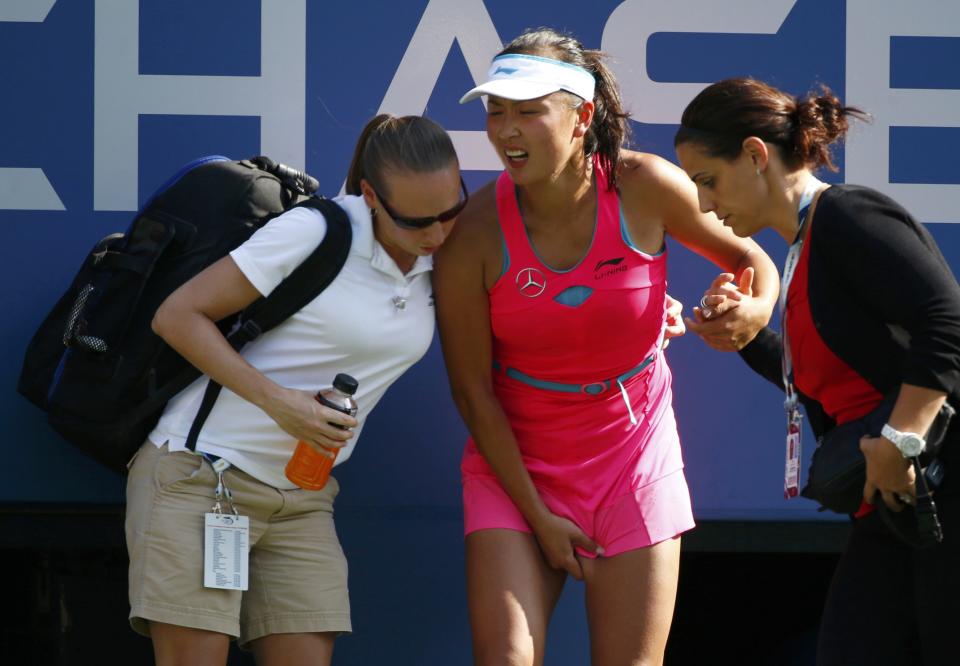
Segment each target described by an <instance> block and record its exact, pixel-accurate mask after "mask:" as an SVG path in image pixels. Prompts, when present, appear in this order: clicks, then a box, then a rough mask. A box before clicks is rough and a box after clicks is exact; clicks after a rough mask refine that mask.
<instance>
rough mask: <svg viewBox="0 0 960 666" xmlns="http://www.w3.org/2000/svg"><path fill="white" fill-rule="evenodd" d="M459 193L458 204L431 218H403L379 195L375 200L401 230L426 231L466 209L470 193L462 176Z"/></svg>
mask: <svg viewBox="0 0 960 666" xmlns="http://www.w3.org/2000/svg"><path fill="white" fill-rule="evenodd" d="M460 192H461V193H462V194H463V199H461V200H460V203H458V204H457V205H456V206H454V207H453V208H451V209H449V210H445V211H443V212H442V213H439V214H437V215H434V216H433V217H404V216H402V215H398V214H397V213H395V212H394V210H393V209H392V208H391V207H390V204H388V203H387V200H386V199H384V198H383V197H382V196H380V195H379V194H377V198H378V199H379V200H380V205H381V206H383V209H384V210H385V211H387V215H389V216H390V219H392V220H393V223H394V224H396V225H397V226H398V227H400V228H401V229H411V230H419V229H426V228H427V227H429V226H432V225H433V224H434V223H435V222H449V221H450V220H452V219H453V218H455V217H456V216H457V215H459V214H460V213H461V212H462V211H463V209H464V208H465V207H466V205H467V202H468V201H469V200H470V193H469V192H467V184H466V183H464V182H463V177H462V176H461V177H460Z"/></svg>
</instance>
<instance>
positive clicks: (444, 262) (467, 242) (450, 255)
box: [437, 181, 502, 274]
mask: <svg viewBox="0 0 960 666" xmlns="http://www.w3.org/2000/svg"><path fill="white" fill-rule="evenodd" d="M501 245H502V243H501V240H500V225H499V224H498V222H497V197H496V181H493V182H490V183H487V184H486V185H484V186H483V187H481V188H480V189H479V190H477V191H476V192H474V193H472V194H471V195H470V202H469V203H468V204H467V207H466V208H465V209H464V210H463V212H462V213H460V215H459V216H458V217H457V222H456V224H455V225H454V227H453V231H451V232H450V236H449V237H448V238H447V240H446V242H445V243H444V244H443V247H441V248H440V251H439V252H438V253H437V264H438V268H439V269H440V270H448V271H449V270H451V269H453V270H456V268H454V266H456V267H457V268H464V267H467V266H477V265H479V266H481V267H483V269H484V274H486V273H487V272H488V271H487V270H486V267H487V266H491V265H494V264H496V265H499V262H500V261H501V256H500V255H501V253H502V250H501ZM445 267H446V268H445Z"/></svg>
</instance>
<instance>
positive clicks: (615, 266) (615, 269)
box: [593, 257, 629, 280]
mask: <svg viewBox="0 0 960 666" xmlns="http://www.w3.org/2000/svg"><path fill="white" fill-rule="evenodd" d="M622 261H623V257H617V258H616V259H604V260H603V261H598V262H597V265H596V266H595V267H594V269H593V272H594V276H593V279H594V280H602V279H603V278H605V277H608V276H610V275H616V274H617V273H623V272H624V271H625V270H627V268H629V267H628V266H621V265H620V263H621V262H622ZM604 266H611V268H608V269H607V270H605V271H603V272H602V273H598V272H597V271H599V270H600V269H601V268H603V267H604Z"/></svg>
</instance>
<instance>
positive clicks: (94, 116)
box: [0, 0, 960, 663]
mask: <svg viewBox="0 0 960 666" xmlns="http://www.w3.org/2000/svg"><path fill="white" fill-rule="evenodd" d="M588 4H589V6H587V5H588ZM538 25H550V26H554V27H558V28H562V29H569V30H571V31H573V32H574V33H575V34H576V35H577V36H578V37H580V39H581V40H582V41H583V42H584V43H585V44H586V45H588V46H591V47H602V48H603V49H604V50H606V51H608V52H609V53H610V54H611V56H612V57H613V59H614V68H615V71H616V73H617V75H618V77H619V78H620V81H621V83H622V84H623V90H624V97H625V100H626V102H627V105H628V107H629V108H630V109H631V110H632V112H633V114H634V119H635V124H634V130H635V134H636V138H635V145H636V147H638V148H639V149H642V150H648V151H652V152H656V153H659V154H661V155H664V156H666V157H668V158H670V159H674V157H673V152H672V145H671V139H672V135H673V132H674V130H675V125H674V124H673V123H675V122H676V120H677V118H678V117H679V114H680V111H681V110H682V108H683V106H684V104H685V103H686V102H687V101H689V99H691V98H692V97H693V95H694V94H695V93H696V92H697V91H698V90H699V89H700V88H701V87H702V86H703V85H704V84H705V83H708V82H710V81H713V80H716V79H718V78H722V77H726V76H732V75H752V76H756V77H760V78H763V79H766V80H768V81H770V82H772V83H774V84H776V85H778V86H781V87H783V88H786V89H788V90H791V91H793V92H796V93H801V92H804V91H806V90H809V89H811V88H812V87H814V86H815V85H816V84H818V83H824V84H826V85H829V86H830V87H831V88H832V89H833V90H835V91H836V92H837V93H839V94H840V95H841V96H843V97H844V98H845V99H846V100H847V101H848V102H849V103H852V104H856V105H859V106H862V107H863V108H865V109H867V110H868V111H871V112H872V113H873V114H874V118H875V119H874V122H873V123H872V124H870V125H865V126H862V127H859V128H857V129H856V130H855V131H854V133H853V134H852V135H851V137H850V140H849V142H848V145H847V148H846V151H845V152H843V151H841V152H840V153H839V154H838V161H839V164H840V165H841V171H840V173H839V174H836V175H833V174H827V176H826V179H827V180H832V181H847V182H859V183H864V184H868V185H872V186H874V187H878V188H879V189H881V190H884V191H886V192H888V193H890V194H891V195H892V196H894V197H895V198H897V199H898V200H900V201H901V202H902V203H904V205H906V206H907V207H908V208H909V209H911V210H912V211H914V212H915V213H916V214H917V216H918V217H919V218H920V219H922V220H923V221H925V222H930V223H933V224H931V227H930V228H931V231H932V232H933V234H934V236H935V237H936V238H937V240H938V242H939V243H940V245H941V248H942V249H943V251H944V253H945V254H946V256H947V258H948V260H949V261H950V262H951V264H952V265H953V266H954V267H957V266H960V236H958V227H957V226H955V225H952V224H949V223H950V222H957V221H960V212H957V211H958V209H960V161H958V160H956V158H955V156H956V155H957V154H958V152H960V93H958V91H957V88H960V75H958V70H957V67H956V64H957V63H958V62H960V5H958V4H957V3H953V2H947V1H946V0H941V1H937V0H914V1H913V2H911V3H901V2H896V1H894V0H847V1H844V0H796V1H794V0H673V2H670V3H666V2H660V1H658V0H629V1H627V2H615V1H612V0H595V1H594V2H591V3H584V2H578V1H576V0H531V1H528V2H522V3H519V2H512V1H510V0H486V1H485V2H484V1H482V0H429V1H427V0H404V1H403V2H389V3H387V2H375V1H372V0H353V1H352V2H339V3H332V2H324V1H322V0H316V1H314V0H262V2H260V1H257V0H229V1H228V0H140V1H139V2H137V1H136V0H59V1H56V0H5V2H3V3H2V5H0V82H2V84H0V85H2V90H3V94H4V98H5V103H4V104H3V105H2V106H0V146H2V150H0V235H2V236H0V237H2V239H3V243H2V247H3V252H4V261H2V262H0V279H2V282H3V284H5V285H7V287H6V290H5V291H4V292H2V294H0V311H2V312H3V313H4V315H5V325H4V326H3V327H2V329H0V350H2V351H0V386H3V387H6V388H5V390H6V393H5V399H4V400H2V401H0V423H2V424H3V426H4V435H5V436H4V439H3V442H2V444H0V447H2V453H3V457H4V461H5V464H4V465H3V467H2V469H0V502H8V503H47V502H53V503H59V502H69V503H119V502H121V501H122V480H121V479H120V478H119V477H117V476H115V475H113V474H111V473H109V472H106V471H105V470H103V469H100V468H99V467H98V466H97V465H96V464H95V463H93V462H91V461H89V460H87V459H85V458H84V457H82V456H81V455H79V454H78V453H77V452H75V451H74V450H73V449H71V448H70V447H69V446H68V445H66V444H65V443H64V442H63V441H61V440H60V439H59V438H58V437H57V436H55V435H54V434H53V433H52V432H51V431H50V430H49V429H48V428H47V427H46V426H45V424H44V419H43V415H42V414H41V413H40V412H39V410H37V409H35V408H34V407H32V406H31V405H29V404H28V403H27V402H26V401H25V400H23V399H22V398H20V397H19V396H18V395H16V394H15V392H14V385H15V382H16V377H17V374H18V372H19V365H20V360H21V356H22V352H23V349H24V347H25V345H26V343H27V341H28V339H29V337H30V335H31V333H32V331H33V330H34V328H35V327H36V325H37V324H38V323H39V321H40V320H41V319H42V317H43V315H44V314H45V313H46V311H47V310H48V308H49V307H50V306H51V305H52V304H53V302H54V301H55V300H56V298H57V296H58V294H59V293H60V292H61V291H62V290H63V289H64V288H65V287H66V285H67V284H68V282H69V279H70V277H71V275H72V274H73V273H74V271H75V270H76V268H77V267H78V265H79V263H80V261H81V260H82V258H83V256H84V253H85V252H86V250H87V249H88V248H89V247H90V246H91V245H92V244H93V242H95V241H96V240H97V239H99V238H100V237H101V236H103V235H106V234H107V233H110V232H114V231H118V230H122V229H124V228H126V225H127V223H128V221H129V219H130V217H131V211H132V210H134V209H135V208H136V207H137V206H138V204H139V203H141V202H142V201H143V200H144V199H145V198H146V197H147V196H149V194H150V193H151V192H152V191H153V189H154V188H155V187H157V186H158V185H159V184H160V183H162V182H163V181H164V180H165V179H166V177H167V176H168V175H169V174H170V173H172V172H173V171H175V170H176V169H177V168H178V167H179V166H180V165H181V164H183V163H185V162H187V161H189V160H191V159H193V158H194V157H196V156H198V155H203V154H210V153H220V154H225V155H231V156H236V157H245V156H249V155H254V154H260V153H263V154H268V155H271V156H273V157H274V158H276V159H279V160H281V161H284V162H287V163H290V164H294V165H305V166H306V168H307V169H308V170H309V171H310V172H311V173H313V174H315V175H316V176H317V177H318V178H319V179H320V182H321V184H322V187H321V189H322V191H323V192H325V193H327V194H336V193H337V192H338V191H339V189H340V187H341V185H342V181H343V177H344V174H345V171H346V167H347V164H348V161H349V159H350V155H351V150H352V147H353V144H354V141H355V138H356V136H357V134H358V132H359V130H360V129H361V127H362V126H363V125H364V123H365V121H366V120H367V119H368V118H369V117H370V116H372V115H373V114H375V113H377V112H379V111H391V112H394V113H401V114H402V113H426V114H427V115H429V116H431V117H433V118H435V119H436V120H438V121H439V122H440V123H442V124H443V125H444V126H446V127H447V128H448V129H450V130H451V131H452V132H453V135H454V138H455V141H456V144H457V147H458V151H459V153H460V156H461V161H462V164H463V166H464V169H465V171H466V178H467V182H468V184H469V185H470V186H471V188H472V189H473V188H476V187H478V186H479V185H480V184H482V183H483V182H485V181H487V180H489V179H491V178H492V177H493V176H494V172H495V171H496V170H497V168H498V166H497V161H496V157H495V156H494V155H493V154H492V152H491V151H490V150H489V149H488V148H487V146H486V143H485V138H484V136H483V133H482V129H483V124H484V120H483V115H484V110H483V106H482V102H480V101H475V102H471V103H470V104H467V105H465V106H460V105H458V104H457V99H458V98H459V97H460V95H461V94H462V92H463V91H465V90H467V89H468V88H470V87H471V86H472V85H474V81H475V79H478V78H480V77H482V76H483V73H484V72H485V71H486V67H487V64H488V62H489V59H490V58H491V57H492V56H493V55H494V53H495V52H496V51H497V50H498V48H499V46H500V45H501V44H502V42H504V41H506V40H509V39H510V38H512V37H513V36H515V35H516V34H518V33H519V32H520V31H522V30H523V29H524V28H526V27H530V26H538ZM760 241H761V242H762V243H763V244H764V245H765V247H766V248H767V249H768V250H769V252H770V254H771V256H773V258H774V259H775V261H777V262H778V263H779V262H782V260H783V255H784V253H785V248H784V247H783V243H782V242H780V241H779V239H776V238H773V237H762V238H761V239H760ZM670 250H671V267H670V273H669V279H670V292H671V293H672V294H673V295H674V296H675V297H677V298H679V299H681V300H682V301H684V302H685V303H686V304H687V306H688V309H689V306H690V305H691V304H694V303H695V302H696V301H697V300H698V299H699V296H700V294H701V292H702V290H703V289H704V288H705V287H706V285H707V284H708V283H709V281H710V280H711V279H712V277H713V276H714V275H715V273H716V269H715V268H714V267H713V266H712V265H709V264H707V263H706V262H704V261H703V260H701V259H699V258H698V257H695V256H693V255H691V254H689V253H688V252H686V251H685V250H684V249H683V248H681V247H678V246H677V245H676V244H671V247H670ZM879 287H881V286H880V285H878V288H879ZM668 356H669V359H670V363H671V365H672V367H673V369H674V377H675V395H676V410H677V414H678V420H679V424H680V425H679V427H680V433H681V437H682V440H683V445H684V457H685V460H686V465H687V474H688V479H689V481H690V487H691V491H692V494H693V501H694V506H695V511H696V515H697V517H698V519H700V520H705V519H706V520H709V519H747V520H768V519H773V520H791V521H792V520H798V519H802V520H812V519H826V517H825V516H822V515H820V516H818V514H816V512H815V510H814V506H813V505H812V503H810V502H807V501H804V500H794V501H790V502H786V501H784V500H783V498H782V469H783V413H782V408H781V400H782V398H781V396H780V394H779V393H778V392H777V391H775V390H774V389H773V388H772V387H770V386H769V385H767V384H766V383H765V382H763V381H761V380H760V379H759V378H757V377H755V376H753V375H752V374H751V373H750V372H749V371H748V370H747V368H746V367H745V366H744V365H743V364H742V363H741V362H740V360H739V358H737V356H735V355H732V354H719V353H716V352H713V351H711V350H709V349H708V348H707V347H706V346H705V345H704V344H703V343H702V342H700V341H699V340H698V339H696V338H695V337H693V336H689V337H687V338H685V339H680V340H676V341H674V343H673V344H672V345H671V347H670V349H669V351H668ZM808 434H809V433H808ZM465 436H466V433H465V430H464V428H463V426H462V424H461V422H460V419H459V417H458V415H457V413H456V411H455V409H454V407H453V404H452V402H451V399H450V397H449V394H448V389H447V381H446V376H445V373H444V369H443V364H442V359H441V356H440V352H439V349H438V346H437V345H436V344H435V345H434V346H433V347H432V348H431V350H430V352H429V353H428V355H427V357H426V359H425V360H424V361H423V362H422V363H420V364H419V365H418V366H417V367H416V368H414V369H413V370H412V371H411V372H409V373H408V374H407V375H406V376H405V377H403V378H402V379H401V380H400V381H399V383H398V385H397V386H396V387H394V388H393V389H392V390H391V391H390V392H389V393H388V394H387V396H386V398H385V399H384V400H383V402H382V403H381V406H380V407H379V408H378V410H377V411H376V413H374V414H373V415H371V416H370V421H369V424H368V426H367V428H366V430H365V434H364V438H363V442H361V444H360V446H359V447H358V449H357V452H356V454H355V455H354V456H353V458H352V459H351V460H350V462H349V463H348V464H346V465H344V466H342V467H339V468H337V476H338V477H339V479H340V481H341V484H342V487H343V489H344V490H343V492H342V494H341V496H340V499H339V500H338V502H339V505H338V506H339V507H340V512H341V518H342V520H341V521H340V525H341V528H340V529H341V533H342V537H343V541H344V545H345V548H346V550H347V553H348V556H349V557H350V560H351V568H352V570H351V575H352V580H353V583H354V584H353V589H354V606H355V615H356V622H357V632H358V634H357V635H358V637H363V636H367V637H369V636H371V635H373V636H376V637H377V639H378V640H377V641H374V642H371V641H365V640H352V639H351V640H349V641H346V642H344V647H343V648H338V650H339V651H340V652H339V654H340V655H341V657H342V658H343V659H344V660H345V661H344V663H346V662H348V661H349V662H350V663H376V662H378V661H382V660H383V659H384V651H385V650H388V649H389V648H388V646H389V645H391V644H392V642H393V641H394V639H395V640H396V644H398V645H399V644H400V643H402V644H404V645H408V646H409V647H406V648H404V649H405V650H407V651H408V652H407V653H408V654H412V655H413V657H412V658H411V659H410V663H441V662H443V663H453V661H456V660H451V659H450V655H451V654H461V653H463V646H464V645H466V642H467V629H466V619H465V611H464V610H463V609H464V604H463V595H462V592H461V590H462V580H461V578H462V575H461V573H460V569H461V558H462V542H461V539H460V533H461V525H460V518H459V502H460V498H459V477H458V461H459V456H460V452H461V449H462V446H463V442H464V440H465ZM806 441H807V442H808V444H807V447H806V454H807V456H809V453H810V448H811V444H810V437H809V436H808V438H807V440H806ZM576 589H577V588H574V592H571V593H570V594H571V595H572V596H568V597H565V598H564V599H565V600H564V601H563V602H562V603H561V610H560V612H559V616H558V618H559V619H558V620H557V621H556V623H558V624H565V623H567V622H568V621H569V622H571V623H573V624H570V625H569V626H570V627H573V630H570V631H563V632H555V634H554V636H553V638H552V639H551V640H552V643H551V650H552V651H553V654H562V655H566V658H567V659H569V663H586V661H587V657H586V651H585V650H586V646H585V643H584V641H583V640H582V636H583V631H584V628H583V625H582V620H581V619H572V620H569V619H565V618H580V613H579V611H578V609H577V608H576V606H578V605H579V604H580V597H578V596H577V595H578V594H579V592H577V591H576ZM411 599H417V600H418V601H419V605H418V606H417V607H416V612H415V613H412V611H411V606H410V605H409V603H410V600H411ZM452 609H456V610H455V611H454V610H452ZM412 615H416V616H418V617H419V618H422V622H418V621H417V618H414V617H404V616H412ZM398 618H402V621H400V622H399V623H398ZM578 622H579V623H580V624H577V623H578ZM417 626H419V627H422V632H420V633H418V632H417V631H416V630H415V629H414V628H413V627H417ZM372 627H375V628H376V629H375V631H374V630H372V629H371V628H372ZM411 635H413V637H412V638H411ZM410 651H412V653H411V652H410ZM464 660H466V657H464ZM464 663H466V662H465V661H464Z"/></svg>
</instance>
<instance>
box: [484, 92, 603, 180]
mask: <svg viewBox="0 0 960 666" xmlns="http://www.w3.org/2000/svg"><path fill="white" fill-rule="evenodd" d="M590 108H591V109H592V106H591V107H590ZM579 116H580V113H579V112H578V111H577V109H575V108H573V107H572V106H571V104H570V95H569V94H568V93H563V92H556V93H550V94H549V95H545V96H543V97H538V98H536V99H530V100H519V101H514V100H509V99H503V98H501V97H496V96H490V97H488V99H487V138H488V139H489V140H490V144H491V145H492V146H493V148H494V150H495V151H496V152H497V155H498V156H499V157H500V161H501V162H503V165H504V167H505V168H506V170H507V172H508V173H509V174H510V177H511V178H512V179H513V181H514V182H515V183H517V184H520V185H522V184H526V183H528V182H533V181H537V180H540V179H543V178H549V177H552V176H555V175H556V174H558V173H559V172H560V171H562V170H563V169H564V168H565V167H566V165H567V164H568V163H569V161H570V159H571V157H572V156H573V155H574V153H575V152H576V151H578V150H580V151H582V147H581V142H579V141H577V140H576V139H577V138H579V133H578V130H577V125H578V122H579Z"/></svg>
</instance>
